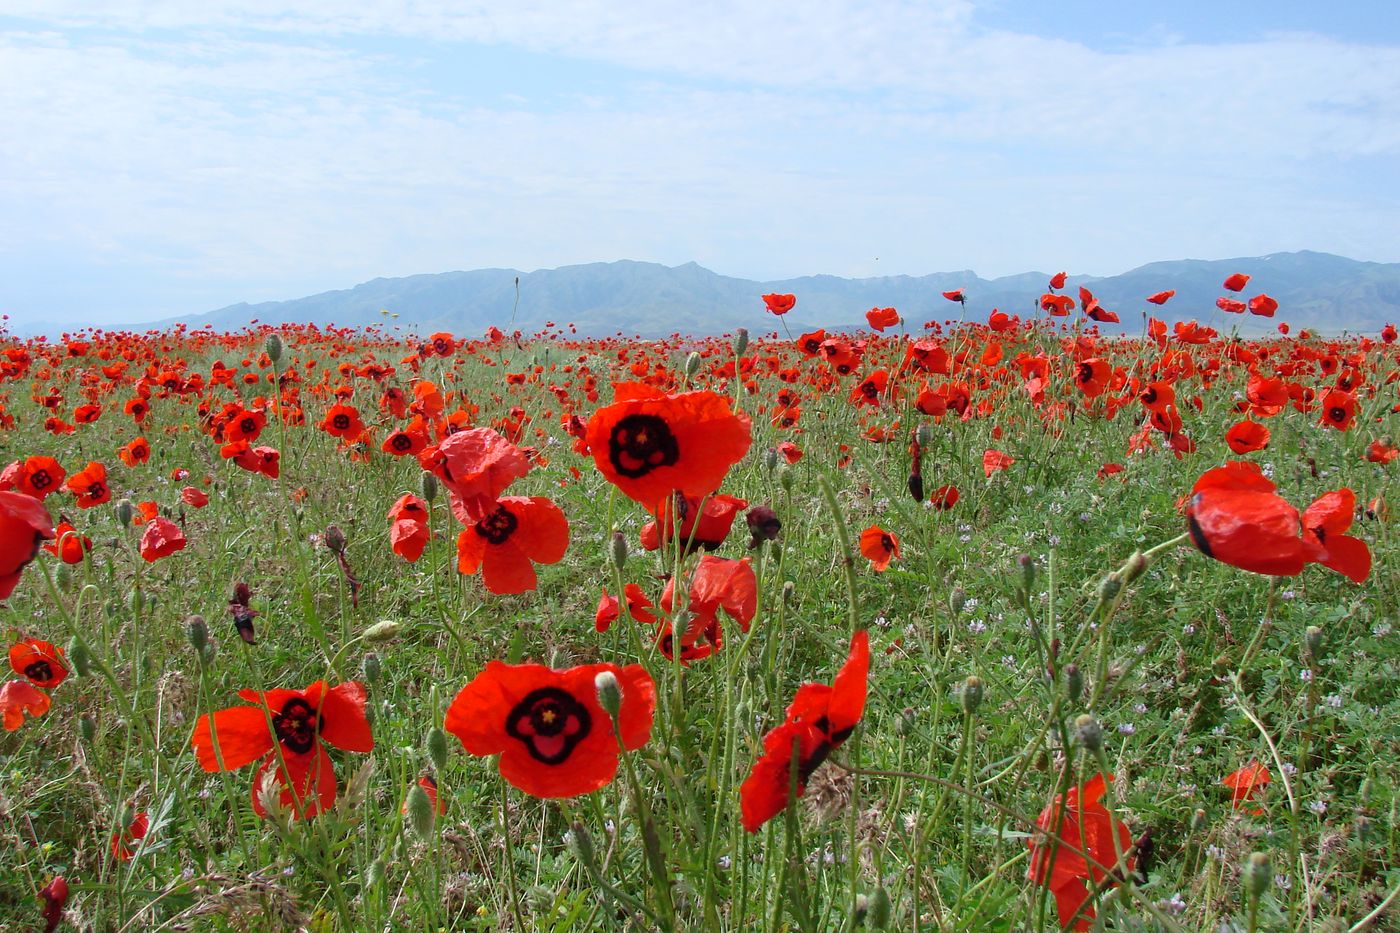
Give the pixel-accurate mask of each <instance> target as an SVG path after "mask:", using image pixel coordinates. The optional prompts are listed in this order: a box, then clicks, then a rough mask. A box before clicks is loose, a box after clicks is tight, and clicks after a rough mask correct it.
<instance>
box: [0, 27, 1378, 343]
mask: <svg viewBox="0 0 1400 933" xmlns="http://www.w3.org/2000/svg"><path fill="white" fill-rule="evenodd" d="M448 6H450V7H451V9H450V10H448V9H447V7H448ZM296 8H297V9H296V11H295V12H288V11H287V5H286V4H284V3H283V2H281V0H206V2H203V3H199V4H194V3H189V2H188V0H146V2H142V3H139V4H136V3H122V2H116V0H108V2H81V3H80V2H72V0H9V2H7V3H6V4H5V7H4V10H5V13H4V15H0V126H4V127H5V128H6V129H5V132H4V133H3V134H0V208H3V210H4V214H5V216H6V219H7V222H6V223H5V224H3V225H0V311H3V312H8V313H9V314H10V315H11V316H12V317H13V318H14V319H16V320H18V321H21V322H29V323H34V322H42V323H43V324H45V325H58V326H78V325H82V324H89V323H100V324H107V323H113V322H132V321H139V320H149V319H153V318H158V317H163V316H168V315H173V314H182V313H192V312H199V311H205V310H211V309H213V308H217V307H221V306H223V305H227V304H231V303H233V302H236V301H242V300H248V301H259V300H267V299H278V298H293V297H300V296H302V295H306V294H311V293H314V292H318V291H323V290H326V289H331V288H345V287H350V286H352V285H354V284H356V283H358V282H361V281H364V280H367V279H370V278H374V277H376V276H397V275H408V274H413V273H419V272H441V271H447V270H452V269H471V268H478V267H485V266H507V267H514V268H519V269H525V270H531V269H537V268H549V267H554V266H559V265H565V264H569V263H576V262H591V261H598V260H612V259H621V258H628V259H642V260H651V261H656V262H662V263H666V264H671V265H674V264H680V263H683V262H687V261H690V260H695V261H697V262H699V263H701V264H702V265H705V266H707V267H709V268H712V269H714V270H716V271H718V272H721V273H725V274H729V275H737V276H744V277H749V278H757V279H776V278H783V277H789V276H795V275H802V274H809V273H817V272H827V273H833V274H837V275H848V276H864V275H885V274H898V273H908V274H924V273H928V272H936V271H949V270H957V269H973V270H976V271H977V272H978V273H979V274H982V275H984V276H995V275H1004V274H1010V273H1014V272H1020V271H1026V270H1030V269H1040V270H1057V269H1068V270H1070V271H1072V272H1076V273H1087V274H1096V275H1108V274H1114V273H1117V272H1122V271H1124V270H1126V269H1129V268H1132V267H1133V266H1136V265H1140V264H1142V263H1145V262H1150V261H1153V260H1158V259H1174V258H1185V257H1193V258H1227V257H1234V256H1249V255H1259V254H1263V253H1269V252H1275V251H1280V250H1294V249H1316V250H1323V251H1328V252H1336V253H1341V254H1343V255H1348V256H1352V257H1354V258H1358V259H1370V260H1378V261H1390V262H1393V261H1400V235H1397V233H1396V231H1397V229H1400V228H1397V226H1396V223H1395V218H1396V217H1397V216H1400V13H1397V12H1395V7H1394V6H1393V4H1391V3H1389V2H1375V3H1370V2H1348V3H1342V4H1318V3H1315V2H1292V3H1289V2H1272V3H1263V2H1231V3H1218V2H1215V3H1206V2H1176V3H1171V4H1145V3H1113V4H1109V3H1102V4H1101V3H1087V2H1057V3H1053V4H1052V3H1044V2H1038V0H987V2H973V0H869V2H856V0H809V2H807V3H804V4H793V3H786V2H784V3H776V2H763V0H747V2H712V3H709V4H703V5H697V4H693V3H681V2H673V0H649V2H624V0H578V2H570V3H564V2H539V0H519V2H516V3H513V4H509V5H507V4H489V3H459V4H451V5H440V4H435V3H429V2H422V0H355V2H351V0H303V2H301V3H299V4H296Z"/></svg>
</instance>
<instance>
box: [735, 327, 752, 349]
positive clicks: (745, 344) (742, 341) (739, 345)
mask: <svg viewBox="0 0 1400 933" xmlns="http://www.w3.org/2000/svg"><path fill="white" fill-rule="evenodd" d="M748 348H749V329H748V328H747V327H741V328H739V329H738V330H736V331H735V332H734V355H735V356H743V355H744V351H745V350H747V349H748Z"/></svg>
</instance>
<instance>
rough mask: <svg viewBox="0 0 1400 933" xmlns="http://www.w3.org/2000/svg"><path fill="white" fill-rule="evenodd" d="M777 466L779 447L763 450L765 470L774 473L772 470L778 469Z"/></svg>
mask: <svg viewBox="0 0 1400 933" xmlns="http://www.w3.org/2000/svg"><path fill="white" fill-rule="evenodd" d="M777 468H778V448H776V447H769V448H768V449H767V450H765V451H764V452H763V469H764V471H765V472H768V473H772V472H773V471H774V470H776V469H777Z"/></svg>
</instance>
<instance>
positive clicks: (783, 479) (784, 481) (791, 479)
mask: <svg viewBox="0 0 1400 933" xmlns="http://www.w3.org/2000/svg"><path fill="white" fill-rule="evenodd" d="M778 485H780V486H782V487H783V491H784V492H792V487H793V486H796V485H797V474H796V473H795V472H793V470H792V467H788V468H787V469H785V470H783V471H782V472H781V473H779V474H778Z"/></svg>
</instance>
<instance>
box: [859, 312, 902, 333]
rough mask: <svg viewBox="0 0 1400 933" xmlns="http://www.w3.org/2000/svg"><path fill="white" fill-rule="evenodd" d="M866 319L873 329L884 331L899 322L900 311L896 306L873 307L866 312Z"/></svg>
mask: <svg viewBox="0 0 1400 933" xmlns="http://www.w3.org/2000/svg"><path fill="white" fill-rule="evenodd" d="M865 320H866V321H867V322H869V324H870V326H871V327H872V328H873V329H875V330H878V331H883V330H884V329H885V328H886V327H894V326H895V325H896V324H898V323H899V312H898V311H896V310H895V309H894V308H871V309H870V310H869V311H867V312H865Z"/></svg>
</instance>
